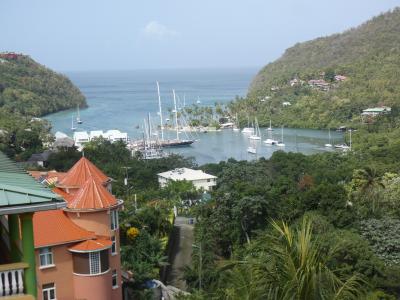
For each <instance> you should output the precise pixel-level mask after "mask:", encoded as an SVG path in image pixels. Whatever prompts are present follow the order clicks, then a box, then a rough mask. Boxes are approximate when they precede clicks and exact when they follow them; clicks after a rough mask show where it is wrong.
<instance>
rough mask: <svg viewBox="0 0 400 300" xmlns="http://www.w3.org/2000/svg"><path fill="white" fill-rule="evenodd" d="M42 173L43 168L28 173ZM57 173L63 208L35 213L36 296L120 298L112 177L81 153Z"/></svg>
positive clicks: (46, 298)
mask: <svg viewBox="0 0 400 300" xmlns="http://www.w3.org/2000/svg"><path fill="white" fill-rule="evenodd" d="M32 175H33V176H36V177H38V176H42V177H45V174H32ZM51 177H52V178H58V179H57V181H56V182H55V186H56V187H55V188H54V189H53V191H54V192H56V193H57V194H59V195H60V196H62V197H63V198H64V199H65V201H66V202H67V206H66V208H64V209H63V210H57V211H45V212H38V213H35V214H34V217H33V226H34V242H35V249H36V250H35V251H36V263H37V281H38V296H39V297H38V299H44V300H52V299H57V300H67V299H68V300H70V299H80V300H81V299H82V300H83V299H86V300H109V299H112V300H114V299H116V300H117V299H118V300H120V299H122V283H121V260H120V251H119V249H120V241H119V221H118V211H119V209H120V208H121V206H122V203H123V201H122V200H119V199H116V198H115V197H114V196H113V195H112V194H111V180H110V178H108V177H107V176H106V175H105V174H103V173H102V172H101V171H100V170H99V169H98V168H97V167H96V166H95V165H93V164H92V163H91V162H90V161H89V160H87V159H86V158H84V157H82V158H81V159H80V160H79V161H78V162H77V163H76V164H75V165H74V166H73V167H72V168H71V169H70V170H69V171H68V172H67V173H58V174H54V173H53V174H52V175H51Z"/></svg>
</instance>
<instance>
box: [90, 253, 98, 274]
mask: <svg viewBox="0 0 400 300" xmlns="http://www.w3.org/2000/svg"><path fill="white" fill-rule="evenodd" d="M89 269H90V274H92V275H93V274H100V273H101V268H100V252H90V253H89Z"/></svg>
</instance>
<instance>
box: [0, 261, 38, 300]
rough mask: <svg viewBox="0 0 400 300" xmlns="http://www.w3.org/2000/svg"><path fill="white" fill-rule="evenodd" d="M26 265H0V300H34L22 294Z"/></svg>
mask: <svg viewBox="0 0 400 300" xmlns="http://www.w3.org/2000/svg"><path fill="white" fill-rule="evenodd" d="M27 268H28V264H27V263H13V264H5V265H0V299H1V300H34V299H35V298H34V297H33V296H31V295H26V294H24V280H23V278H24V270H25V269H27Z"/></svg>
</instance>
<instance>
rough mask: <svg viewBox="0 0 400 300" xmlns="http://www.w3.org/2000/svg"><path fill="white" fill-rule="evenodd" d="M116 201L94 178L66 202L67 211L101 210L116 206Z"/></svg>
mask: <svg viewBox="0 0 400 300" xmlns="http://www.w3.org/2000/svg"><path fill="white" fill-rule="evenodd" d="M117 203H118V202H117V199H116V198H115V197H114V196H113V195H112V194H111V193H110V192H109V191H108V190H107V189H106V188H105V187H104V186H103V185H102V184H101V182H99V181H98V180H96V179H95V178H90V179H88V180H87V181H86V183H85V184H84V185H83V186H82V188H81V189H80V190H79V191H78V192H77V193H76V194H75V195H73V199H72V200H71V201H68V205H67V208H69V209H83V210H86V209H102V208H108V207H111V206H114V205H116V204H117Z"/></svg>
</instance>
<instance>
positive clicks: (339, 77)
mask: <svg viewBox="0 0 400 300" xmlns="http://www.w3.org/2000/svg"><path fill="white" fill-rule="evenodd" d="M346 79H347V77H346V76H343V75H335V81H339V82H340V81H345V80H346Z"/></svg>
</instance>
